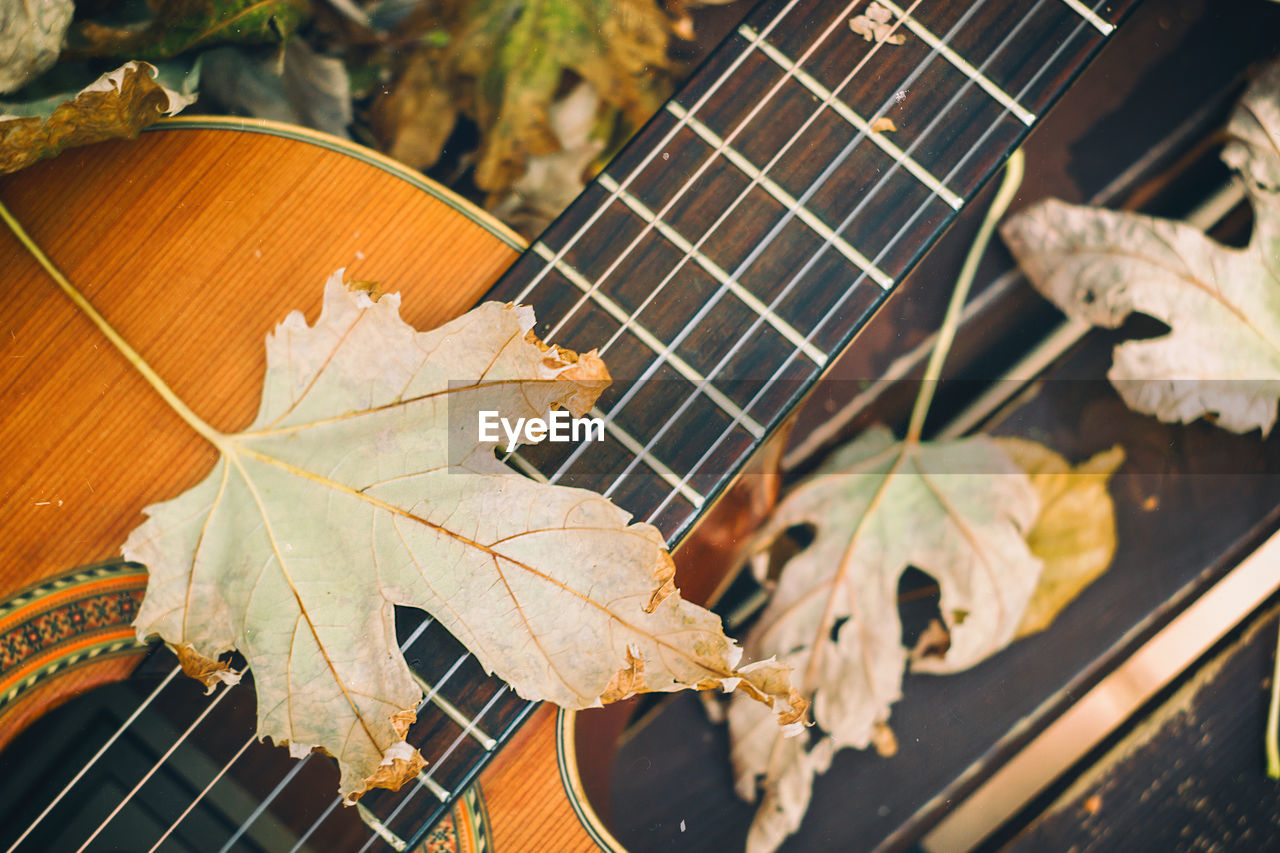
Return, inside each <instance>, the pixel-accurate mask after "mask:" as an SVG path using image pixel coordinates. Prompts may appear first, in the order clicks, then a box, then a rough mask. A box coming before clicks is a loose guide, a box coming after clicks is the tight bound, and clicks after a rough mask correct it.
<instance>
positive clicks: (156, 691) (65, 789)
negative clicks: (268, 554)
mask: <svg viewBox="0 0 1280 853" xmlns="http://www.w3.org/2000/svg"><path fill="white" fill-rule="evenodd" d="M432 621H433V619H432V617H431V616H426V617H425V618H424V619H423V622H422V624H421V625H419V626H418V628H417V629H416V630H415V631H414V632H413V633H412V634H411V635H410V636H409V637H408V638H407V639H406V640H405V642H404V644H403V645H401V647H400V650H401V652H403V651H405V650H406V649H408V647H409V645H410V644H411V643H413V642H414V641H415V640H417V638H418V637H419V636H421V635H422V632H423V631H425V630H426V628H427V626H428V625H429V624H430V623H431V622H432ZM181 671H182V667H181V666H174V667H173V669H171V670H169V673H168V675H166V676H165V677H164V679H163V680H161V682H160V683H159V684H157V685H156V686H155V687H154V688H153V689H152V690H151V692H150V693H149V694H148V695H147V697H146V699H144V700H143V701H142V702H141V703H140V704H139V705H138V707H137V708H135V709H134V710H133V713H131V714H130V715H129V716H128V718H126V719H125V721H124V722H123V723H121V724H120V726H119V727H118V728H117V729H116V730H115V732H114V733H112V735H111V736H110V737H109V738H107V740H106V742H105V743H103V745H102V746H101V747H99V748H98V751H97V752H95V753H94V754H93V756H92V757H91V758H90V759H89V760H88V761H87V762H86V763H85V765H84V766H83V767H81V768H80V770H79V771H78V772H77V773H76V775H75V776H73V777H72V778H71V780H70V781H69V782H67V784H65V785H63V786H62V788H61V789H60V790H59V791H58V794H57V796H55V797H54V798H53V800H51V801H50V802H49V804H48V805H47V806H45V807H44V809H43V810H42V811H41V812H40V814H38V815H36V817H35V819H34V820H32V821H31V823H29V824H28V825H27V827H26V829H24V830H23V832H22V834H21V835H20V836H18V838H17V840H16V841H14V842H13V844H12V845H10V847H9V849H8V850H7V851H6V853H14V851H15V850H17V849H18V845H20V844H21V843H22V842H23V841H25V840H26V839H27V837H28V836H29V835H30V834H31V833H32V832H33V831H34V830H35V829H36V827H37V826H39V825H40V824H41V823H42V822H43V821H44V819H45V818H46V817H48V815H49V813H50V812H52V811H53V809H54V808H56V807H57V805H58V803H60V802H61V801H62V799H63V798H64V797H66V795H67V794H68V793H69V792H70V791H71V789H72V788H73V787H75V786H76V784H78V783H79V782H80V780H81V779H83V778H84V776H85V774H87V773H88V772H89V771H90V770H91V769H92V768H93V766H94V765H95V764H97V762H98V761H99V760H100V759H101V758H102V757H103V756H104V755H105V754H106V752H107V750H109V749H110V748H111V746H112V745H113V744H114V743H115V742H116V741H117V740H119V739H120V736H121V735H123V734H124V733H125V732H126V731H127V730H128V729H129V728H130V727H131V726H132V725H133V724H134V723H135V722H136V721H137V719H138V717H139V716H141V714H142V713H143V712H144V711H145V710H146V709H147V707H148V706H150V705H151V703H152V702H153V701H155V700H156V698H157V697H159V695H160V694H161V693H162V692H163V691H164V689H165V688H166V687H168V686H169V684H170V683H171V682H172V681H173V680H174V678H175V677H176V676H177V675H178V673H179V672H181ZM229 691H230V687H226V688H224V689H223V690H221V691H220V692H219V693H218V694H217V695H216V696H214V697H213V698H211V699H210V700H209V704H208V706H207V707H206V708H205V709H204V712H203V713H201V714H200V716H199V717H197V718H196V721H195V723H192V724H191V726H190V727H189V728H188V729H187V731H186V732H185V733H183V734H182V735H181V736H180V737H179V738H178V740H177V741H176V742H175V743H174V744H173V746H171V747H170V748H169V750H168V751H167V752H165V754H164V757H162V758H161V759H160V761H158V762H157V763H156V764H155V765H153V766H152V768H151V770H150V771H148V772H147V774H146V776H144V777H143V779H142V781H140V782H139V783H138V784H137V785H136V786H135V787H134V789H133V790H132V791H131V792H130V793H129V794H127V795H126V796H125V798H124V800H123V801H121V802H120V803H119V804H118V805H117V806H116V807H115V809H114V810H113V811H112V812H111V814H109V815H108V816H107V817H106V819H105V820H103V822H102V824H100V825H99V826H98V828H97V830H95V831H94V833H93V835H92V836H90V837H89V839H88V840H87V841H85V842H84V845H82V846H81V848H80V849H81V850H83V849H84V847H86V846H88V845H89V843H90V842H92V841H93V839H94V838H95V837H97V835H98V834H99V833H100V832H101V831H102V829H103V828H104V827H105V826H106V824H107V823H109V822H110V821H111V819H112V818H113V817H115V815H116V814H117V813H118V812H119V811H120V810H121V809H122V808H123V807H124V806H125V804H126V803H127V802H128V801H129V800H130V799H131V798H132V797H133V795H134V794H135V793H137V790H138V789H139V788H141V787H142V785H143V784H144V783H145V782H146V781H147V779H149V778H150V777H151V776H152V775H153V774H154V773H155V772H156V771H157V770H158V769H159V768H160V767H161V766H163V764H164V763H165V761H166V759H167V756H169V755H170V754H172V753H173V751H174V750H176V749H177V748H178V747H179V746H180V745H181V744H182V742H183V741H184V740H185V739H186V738H187V736H188V735H190V734H191V732H192V730H193V729H194V728H195V726H196V724H197V723H199V722H200V720H202V719H204V717H205V715H207V714H208V713H209V712H210V711H212V710H213V708H214V706H216V705H217V704H218V703H219V702H220V701H222V698H223V697H224V696H226V695H227V693H228V692H229ZM255 737H256V736H255ZM252 739H253V738H250V740H252ZM238 755H239V753H237V756H238ZM232 761H233V762H234V759H232ZM229 767H230V764H228V765H227V766H226V767H224V768H223V769H222V771H221V772H220V773H219V774H218V775H219V776H221V775H222V773H225V772H226V770H227V769H228V768H229Z"/></svg>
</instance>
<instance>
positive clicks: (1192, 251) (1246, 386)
mask: <svg viewBox="0 0 1280 853" xmlns="http://www.w3.org/2000/svg"><path fill="white" fill-rule="evenodd" d="M1227 130H1228V133H1229V134H1230V136H1231V137H1232V141H1231V142H1230V143H1229V144H1228V145H1227V146H1226V148H1225V149H1224V150H1223V154H1222V156H1223V160H1225V161H1226V163H1227V165H1229V166H1231V167H1232V168H1234V169H1236V170H1237V171H1238V172H1239V173H1240V175H1241V177H1242V178H1243V179H1244V183H1245V187H1246V189H1247V191H1248V194H1249V197H1250V200H1251V202H1252V204H1253V211H1254V231H1253V236H1252V239H1251V240H1250V242H1249V245H1248V246H1247V247H1245V248H1244V249H1233V248H1230V247H1227V246H1223V245H1221V244H1219V243H1217V242H1215V241H1213V240H1211V239H1210V238H1208V237H1206V236H1205V235H1204V234H1202V233H1201V232H1200V231H1199V230H1197V229H1196V228H1193V227H1191V226H1189V225H1185V224H1183V223H1180V222H1171V221H1168V220H1164V219H1155V218H1153V217H1149V216H1140V215H1137V214H1132V213H1116V212H1112V211H1108V210H1099V209H1094V208H1089V207H1078V206H1074V205H1068V204H1065V203H1063V202H1060V201H1053V200H1050V201H1046V202H1042V203H1040V204H1038V205H1036V206H1034V207H1032V208H1031V209H1029V210H1027V211H1025V212H1024V213H1022V214H1020V215H1018V216H1016V217H1014V218H1012V219H1010V220H1009V221H1008V222H1007V223H1006V224H1005V225H1004V227H1003V229H1002V233H1003V235H1004V238H1005V241H1006V242H1007V243H1008V244H1009V247H1010V249H1012V251H1013V253H1014V255H1015V256H1016V257H1017V259H1018V263H1019V264H1020V265H1021V266H1022V268H1023V270H1024V271H1025V272H1026V273H1027V277H1028V278H1030V279H1031V282H1032V283H1033V284H1034V285H1035V286H1036V288H1037V289H1038V290H1039V291H1040V292H1041V293H1043V294H1044V295H1045V296H1046V297H1048V298H1049V299H1050V300H1052V301H1053V303H1054V304H1055V305H1057V306H1058V307H1059V308H1060V309H1061V310H1062V311H1063V312H1065V313H1066V314H1067V315H1068V316H1070V317H1073V318H1076V319H1080V320H1084V321H1086V322H1089V323H1092V324H1094V325H1097V326H1104V327H1107V328H1115V327H1117V326H1119V325H1120V324H1121V323H1123V322H1124V320H1125V318H1126V317H1128V316H1129V314H1130V313H1132V312H1139V313H1143V314H1148V315H1150V316H1152V317H1155V318H1156V319H1158V320H1160V321H1162V322H1164V323H1165V324H1167V325H1168V326H1169V327H1170V329H1171V331H1170V332H1169V334H1167V335H1163V336H1161V337H1157V338H1152V339H1148V340H1141V341H1129V342H1126V343H1123V344H1120V345H1119V346H1117V347H1116V348H1115V353H1114V362H1113V364H1112V366H1111V369H1110V370H1109V371H1108V372H1107V376H1108V378H1110V380H1111V382H1112V384H1114V385H1115V386H1116V389H1117V390H1118V391H1119V392H1120V395H1121V397H1123V398H1124V401H1125V403H1126V404H1128V405H1129V407H1130V408H1132V409H1135V410H1137V411H1140V412H1145V413H1147V414H1152V415H1155V416H1156V417H1158V418H1160V419H1161V420H1163V421H1174V422H1189V421H1193V420H1195V419H1196V418H1199V417H1201V416H1206V415H1209V416H1215V417H1216V421H1217V423H1218V424H1219V425H1220V426H1223V427H1225V428H1226V429H1229V430H1233V431H1235V432H1247V431H1249V430H1251V429H1254V428H1255V427H1260V428H1261V429H1262V431H1263V433H1264V434H1265V433H1267V432H1268V431H1269V430H1270V429H1271V427H1272V425H1273V424H1274V423H1275V420H1276V401H1277V398H1278V397H1280V63H1278V64H1273V65H1271V66H1270V67H1269V68H1268V69H1267V70H1266V72H1265V73H1264V74H1263V75H1262V76H1261V77H1260V78H1259V79H1258V80H1257V82H1256V83H1255V84H1254V85H1253V86H1251V87H1250V89H1249V91H1248V92H1246V93H1245V96H1244V98H1243V100H1242V101H1241V103H1240V104H1239V105H1238V106H1237V108H1236V110H1235V113H1234V114H1233V116H1232V118H1231V122H1230V124H1229V125H1228V128H1227Z"/></svg>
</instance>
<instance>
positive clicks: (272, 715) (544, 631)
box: [124, 273, 804, 801]
mask: <svg viewBox="0 0 1280 853" xmlns="http://www.w3.org/2000/svg"><path fill="white" fill-rule="evenodd" d="M399 302H400V300H399V296H398V294H391V295H386V296H382V297H380V298H379V299H378V300H377V301H373V300H372V299H371V298H370V295H369V293H368V292H367V290H366V289H354V290H352V289H348V288H346V287H344V286H343V283H342V279H341V274H340V273H339V274H336V275H335V276H334V277H333V278H331V279H330V281H329V282H328V284H327V286H326V291H325V300H324V309H323V313H322V314H321V316H320V319H319V320H318V322H317V323H316V324H315V325H314V326H308V325H307V324H306V321H305V320H304V319H303V317H302V315H301V314H297V313H294V314H291V315H290V316H289V317H288V318H286V319H285V321H284V322H283V323H281V324H280V325H279V326H278V327H277V328H276V330H275V332H274V333H273V334H272V335H271V336H270V337H269V338H268V340H267V375H266V380H265V383H264V387H263V396H262V404H261V408H260V410H259V413H258V417H257V418H256V419H255V421H254V423H253V424H252V425H251V426H250V427H249V428H248V429H247V430H246V431H244V432H242V433H238V434H235V435H219V434H214V436H213V439H212V440H214V441H215V444H217V446H218V447H219V449H220V451H221V458H220V459H219V461H218V463H217V465H216V467H215V469H214V470H213V471H212V472H211V473H210V474H209V476H208V477H207V478H206V479H205V480H204V481H203V482H201V483H200V484H199V485H197V486H195V487H194V488H192V489H191V490H190V491H188V492H186V493H185V494H183V495H181V496H179V497H177V498H175V499H173V500H169V501H166V502H164V503H160V504H156V505H153V506H151V507H148V509H147V515H148V518H147V520H146V522H145V523H144V524H142V525H141V526H140V527H138V528H137V529H136V530H134V531H133V533H132V534H130V536H129V539H128V541H127V542H126V543H125V546H124V553H125V555H126V557H127V558H129V559H132V560H138V561H140V562H142V563H144V564H145V565H146V566H147V567H148V569H149V571H150V580H149V582H148V587H147V593H146V597H145V599H144V601H143V604H142V607H141V609H140V611H139V613H138V618H137V621H136V623H135V626H136V628H137V630H138V633H139V635H140V636H144V637H145V636H148V635H159V636H161V637H163V638H164V639H165V641H166V642H168V643H169V644H170V645H171V646H173V647H174V648H176V649H177V650H178V652H179V656H180V659H181V661H182V663H183V666H184V668H186V669H187V671H188V672H190V673H192V674H194V675H197V676H198V677H202V678H203V679H204V680H205V682H206V683H207V684H216V682H217V681H226V680H228V679H229V678H232V677H234V676H231V675H229V674H228V673H227V672H226V671H225V667H219V666H218V665H217V664H216V663H215V661H216V659H217V658H218V657H219V656H220V655H222V654H223V653H224V652H227V651H229V650H230V649H233V648H236V649H239V650H240V652H241V653H242V654H243V655H244V656H245V658H246V659H247V660H248V662H249V664H250V666H251V667H252V668H253V672H254V682H255V685H256V689H257V694H258V731H259V734H260V735H261V736H263V737H271V738H273V739H274V740H275V741H276V742H277V743H280V742H288V744H289V748H290V750H291V752H293V754H294V755H301V754H304V753H306V752H307V751H309V750H310V749H312V748H313V747H315V746H319V747H322V748H323V749H324V750H326V751H327V752H329V753H331V754H332V755H334V756H335V757H336V758H337V759H338V762H339V765H340V768H341V771H342V780H341V791H342V793H343V794H344V795H345V796H346V797H347V798H348V801H351V800H354V799H355V798H356V797H358V796H360V794H361V793H362V792H364V791H365V790H367V789H368V788H369V787H371V786H383V787H396V786H398V785H399V784H401V783H402V782H404V781H406V780H408V779H412V778H414V776H415V775H416V773H417V771H418V769H419V768H420V767H421V766H422V759H421V758H420V757H419V756H418V755H417V753H416V751H415V750H413V748H412V747H410V746H409V745H408V744H406V743H405V731H406V730H407V727H408V725H409V724H410V723H411V722H412V720H413V709H414V708H415V706H416V705H417V703H418V702H419V700H420V699H421V695H422V694H421V691H420V689H419V688H418V686H417V685H416V684H415V682H414V679H413V677H412V676H411V674H410V672H409V669H408V666H407V665H406V663H405V660H404V658H403V657H402V655H401V654H400V652H399V649H398V647H397V644H396V635H395V624H394V621H395V620H394V605H396V604H401V605H408V606H413V607H420V608H423V609H425V610H427V611H429V612H430V613H431V614H432V615H433V616H434V617H435V618H436V619H437V620H438V621H439V622H441V623H442V624H443V625H444V626H445V627H447V628H448V629H449V630H450V631H451V632H452V633H453V634H454V636H456V637H457V638H458V639H460V640H461V641H462V642H463V643H465V644H466V645H467V647H468V648H469V649H470V650H471V651H472V652H473V653H474V654H475V656H476V657H477V658H478V659H479V660H480V662H481V663H482V664H483V665H484V667H485V668H486V669H487V670H489V671H491V672H496V673H497V674H498V675H499V676H501V677H502V678H504V679H505V680H507V681H508V682H510V684H511V685H512V687H514V688H515V690H516V691H517V692H518V693H519V694H520V695H522V696H524V697H527V698H531V699H549V700H552V701H555V702H558V703H560V704H561V705H565V706H567V707H571V708H584V707H588V706H593V705H599V704H601V703H602V702H604V701H612V700H617V699H621V698H623V697H624V696H628V695H631V694H632V693H636V692H639V691H670V690H678V689H682V688H685V687H699V688H705V687H713V686H720V687H723V688H724V689H726V690H729V689H733V688H735V687H737V688H739V689H740V690H742V691H743V692H745V693H747V694H750V695H752V696H754V697H755V698H757V699H760V700H762V701H763V702H764V703H766V704H768V705H770V706H772V707H773V708H774V711H773V714H772V716H774V717H776V719H777V720H778V722H779V723H781V724H784V725H791V724H794V723H795V721H796V719H797V718H798V717H799V715H800V714H802V713H803V711H804V702H803V701H802V700H801V699H800V698H799V696H798V694H796V692H795V691H794V689H793V688H792V687H791V684H790V682H789V680H788V675H787V670H786V667H785V666H783V665H781V664H778V663H776V662H774V661H763V662H760V663H756V664H752V665H750V666H744V667H742V668H738V666H737V664H738V660H739V658H740V656H741V654H742V650H741V649H740V648H738V647H737V646H736V645H735V644H734V643H733V642H732V641H731V640H729V639H728V638H726V637H725V636H724V634H723V633H722V632H721V628H720V620H719V618H717V617H716V616H715V615H714V614H712V613H710V612H708V611H706V610H704V609H702V608H700V607H697V606H695V605H692V604H689V603H688V602H685V601H683V600H681V598H680V595H679V593H678V592H677V591H676V590H675V588H674V586H673V585H672V583H671V580H672V575H673V573H674V567H673V564H672V562H671V558H670V556H669V555H668V554H667V552H666V550H665V548H664V543H663V540H662V536H661V535H660V534H659V533H658V531H657V530H656V529H655V528H654V527H652V526H650V525H647V524H628V521H629V516H628V515H627V513H625V512H624V511H623V510H621V509H619V508H618V507H616V506H614V505H613V504H612V503H610V502H609V501H608V500H607V499H605V498H602V497H600V496H599V495H596V494H594V493H592V492H588V491H585V490H582V489H574V488H568V487H564V486H553V485H546V484H541V483H536V482H533V481H532V480H528V479H526V478H524V477H521V476H519V475H517V474H515V473H514V472H512V471H511V470H510V469H508V468H507V467H506V466H504V465H503V464H502V463H501V462H499V461H498V460H497V459H496V458H495V455H494V450H495V443H494V442H485V441H481V440H480V438H479V426H478V417H477V412H478V411H480V410H496V411H498V412H499V413H500V414H501V415H502V416H503V417H507V418H511V419H515V418H518V417H527V418H531V417H546V416H547V415H548V413H549V411H550V410H551V409H553V408H557V407H564V408H567V409H569V410H570V411H572V412H573V413H574V414H582V413H583V412H584V411H586V410H587V409H588V408H589V407H590V406H591V405H592V404H593V402H594V400H595V399H596V397H597V396H598V395H599V394H600V393H601V391H602V390H603V389H604V388H605V386H607V384H608V381H609V380H608V373H607V371H606V370H605V368H604V365H603V363H602V362H601V361H600V359H599V358H597V357H596V355H595V354H594V353H586V354H584V355H581V356H579V355H576V354H574V353H571V352H568V351H566V350H562V349H560V348H558V347H554V346H547V345H544V344H542V342H540V341H538V340H537V338H536V337H534V336H533V335H532V333H531V331H530V330H531V329H532V327H533V324H534V318H533V312H532V310H531V309H528V308H515V307H512V306H509V305H499V304H497V303H489V304H485V305H482V306H480V307H479V308H477V309H475V310H474V311H472V312H470V313H469V314H466V315H465V316H463V317H460V318H458V319H457V320H454V321H452V322H450V323H447V324H445V325H444V326H442V327H440V328H439V329H436V330H434V331H431V332H417V331H415V330H414V329H413V328H412V327H410V326H409V325H407V324H406V323H404V322H403V321H402V320H401V319H400V316H399ZM766 713H767V714H768V712H766Z"/></svg>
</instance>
